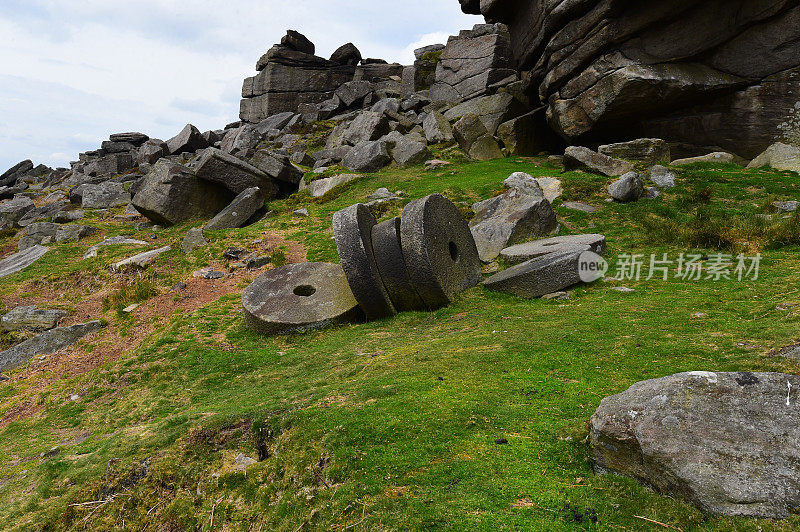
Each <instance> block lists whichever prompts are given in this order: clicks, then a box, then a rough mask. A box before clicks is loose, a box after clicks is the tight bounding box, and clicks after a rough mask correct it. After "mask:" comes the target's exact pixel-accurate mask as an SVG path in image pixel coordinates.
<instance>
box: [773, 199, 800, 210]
mask: <svg viewBox="0 0 800 532" xmlns="http://www.w3.org/2000/svg"><path fill="white" fill-rule="evenodd" d="M798 205H800V202H797V201H776V202H773V204H772V206H773V207H775V208H776V209H777V210H778V211H780V212H795V211H796V210H797V206H798Z"/></svg>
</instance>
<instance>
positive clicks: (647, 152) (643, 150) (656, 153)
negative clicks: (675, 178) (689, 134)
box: [597, 139, 672, 164]
mask: <svg viewBox="0 0 800 532" xmlns="http://www.w3.org/2000/svg"><path fill="white" fill-rule="evenodd" d="M597 151H598V152H599V153H602V154H603V155H608V156H609V157H613V158H616V159H625V160H627V161H640V162H643V163H648V164H656V163H664V162H667V163H668V162H670V161H671V160H672V154H671V152H670V148H669V144H667V142H666V141H664V140H662V139H636V140H631V141H629V142H618V143H616V144H605V145H603V146H600V147H599V148H598V149H597Z"/></svg>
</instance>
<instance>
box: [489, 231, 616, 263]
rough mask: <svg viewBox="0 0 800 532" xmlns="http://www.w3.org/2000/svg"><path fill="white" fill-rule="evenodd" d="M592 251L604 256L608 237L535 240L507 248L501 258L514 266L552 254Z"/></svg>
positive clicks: (592, 235)
mask: <svg viewBox="0 0 800 532" xmlns="http://www.w3.org/2000/svg"><path fill="white" fill-rule="evenodd" d="M565 251H568V252H573V251H574V252H578V253H583V252H584V251H592V252H594V253H597V254H598V255H602V254H603V253H605V251H606V237H604V236H603V235H594V234H588V235H566V236H554V237H552V238H544V239H542V240H534V241H533V242H525V243H524V244H517V245H516V246H510V247H507V248H505V249H504V250H503V251H502V252H501V253H500V256H501V257H503V258H504V259H505V260H507V261H508V262H510V263H512V264H517V263H520V262H525V261H528V260H531V259H535V258H537V257H541V256H543V255H548V254H550V253H563V252H565Z"/></svg>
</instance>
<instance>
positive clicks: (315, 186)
mask: <svg viewBox="0 0 800 532" xmlns="http://www.w3.org/2000/svg"><path fill="white" fill-rule="evenodd" d="M362 177H364V176H363V175H361V174H337V175H335V176H331V177H326V178H323V179H316V180H314V181H312V182H311V183H309V184H308V185H306V186H305V187H304V188H305V189H306V190H308V193H309V194H311V196H312V197H314V198H318V197H320V196H324V195H325V194H327V193H328V192H330V191H331V190H333V189H334V188H336V187H338V186H339V185H344V184H345V183H349V182H351V181H355V180H356V179H361V178H362Z"/></svg>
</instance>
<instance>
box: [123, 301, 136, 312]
mask: <svg viewBox="0 0 800 532" xmlns="http://www.w3.org/2000/svg"><path fill="white" fill-rule="evenodd" d="M137 308H139V304H138V303H134V304H133V305H128V306H127V307H125V308H124V309H122V312H125V313H127V314H130V313H131V312H133V311H134V310H136V309H137Z"/></svg>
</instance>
